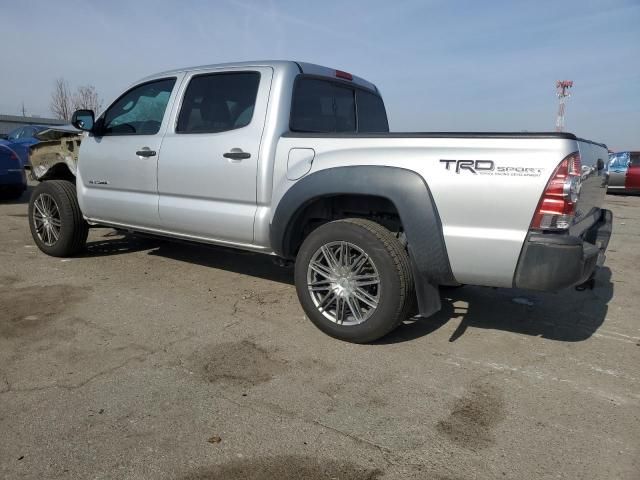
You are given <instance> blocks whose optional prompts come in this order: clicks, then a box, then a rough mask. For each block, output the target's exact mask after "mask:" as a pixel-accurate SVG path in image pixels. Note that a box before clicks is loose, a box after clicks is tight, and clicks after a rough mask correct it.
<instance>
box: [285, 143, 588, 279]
mask: <svg viewBox="0 0 640 480" xmlns="http://www.w3.org/2000/svg"><path fill="white" fill-rule="evenodd" d="M291 148H309V149H313V150H314V151H315V159H314V161H313V164H312V168H311V171H310V172H309V173H313V172H317V171H320V170H323V169H328V168H335V167H340V166H345V165H349V166H355V165H380V166H393V167H398V168H405V169H408V170H412V171H415V172H417V173H419V174H420V175H421V176H422V178H423V179H424V180H425V182H426V183H427V185H428V186H429V189H430V190H431V193H432V195H433V198H434V201H435V205H436V208H437V211H438V214H439V216H440V220H441V222H442V225H443V235H444V240H445V244H446V250H447V253H448V256H449V261H450V264H451V269H452V272H453V275H454V276H455V278H456V280H457V281H458V282H460V283H469V284H476V285H487V286H497V287H511V286H512V281H513V275H514V272H515V268H516V265H517V262H518V257H519V255H520V251H521V249H522V245H523V242H524V240H525V238H526V235H527V232H528V229H529V225H530V223H531V219H532V217H533V213H534V210H535V208H536V206H537V204H538V201H539V199H540V195H541V194H542V191H543V190H544V187H545V186H546V184H547V181H548V180H549V177H550V175H551V173H552V172H553V170H554V169H555V168H556V166H557V165H558V163H559V162H560V161H561V160H562V159H563V158H564V157H565V156H566V155H568V154H570V153H572V152H574V151H576V150H577V145H576V140H575V139H572V138H562V137H554V138H526V137H523V138H519V137H513V138H482V137H479V138H446V137H445V138H442V137H439V138H428V137H425V138H422V137H415V138H412V137H399V138H394V137H393V136H387V137H386V138H385V137H384V136H381V137H378V138H374V137H370V136H367V137H354V138H340V137H327V138H323V137H321V136H313V137H309V138H306V137H301V136H300V135H296V136H295V138H287V137H283V138H281V140H280V142H279V144H278V149H277V158H276V165H275V171H274V190H273V192H274V197H273V200H274V201H273V204H274V205H277V204H278V202H279V200H280V199H281V198H282V196H283V195H284V193H285V192H286V191H287V190H288V189H289V188H290V187H291V186H292V185H293V184H294V183H295V181H290V180H287V176H286V169H287V156H288V152H289V150H290V149H291ZM460 160H463V161H465V163H463V164H459V163H458V161H460ZM476 161H480V163H476ZM469 162H471V163H469ZM465 165H466V166H467V167H468V166H471V169H469V168H464V167H465ZM489 166H491V167H492V169H491V170H489V169H488V167H489ZM447 167H448V168H447ZM374 193H375V192H372V194H374Z"/></svg>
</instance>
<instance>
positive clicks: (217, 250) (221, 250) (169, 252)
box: [149, 241, 293, 285]
mask: <svg viewBox="0 0 640 480" xmlns="http://www.w3.org/2000/svg"><path fill="white" fill-rule="evenodd" d="M149 255H156V256H161V257H164V258H170V259H173V260H178V261H181V262H187V263H193V264H197V265H201V266H203V267H210V268H215V269H218V270H226V271H229V272H234V273H240V274H242V275H250V276H252V277H258V278H263V279H265V280H271V281H274V282H279V283H284V284H288V285H293V267H292V266H279V265H276V263H275V260H276V257H273V256H271V255H264V254H262V253H254V252H246V251H242V250H237V249H233V248H225V247H218V246H213V245H211V246H208V245H196V244H186V243H184V244H183V243H177V242H173V241H167V242H164V243H162V244H160V245H158V247H157V248H155V249H154V250H151V251H150V252H149Z"/></svg>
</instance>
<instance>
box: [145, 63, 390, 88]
mask: <svg viewBox="0 0 640 480" xmlns="http://www.w3.org/2000/svg"><path fill="white" fill-rule="evenodd" d="M246 67H272V68H273V69H274V70H278V69H290V70H297V72H298V73H304V74H308V75H318V76H322V77H328V78H334V79H335V78H336V77H337V78H340V79H343V80H344V79H348V80H349V81H350V82H351V83H354V84H356V85H358V86H361V87H365V88H368V89H370V90H373V91H375V92H377V91H378V89H377V88H376V86H375V85H374V84H373V83H371V82H369V81H367V80H365V79H364V78H362V77H358V76H356V75H352V74H350V73H347V72H344V71H342V70H336V69H335V68H329V67H324V66H322V65H316V64H315V63H307V62H296V61H293V60H253V61H247V62H232V63H215V64H211V65H197V66H193V67H184V68H177V69H174V70H167V71H164V72H160V73H156V74H154V75H149V76H148V77H145V78H143V79H142V80H141V81H147V80H153V79H155V78H160V77H165V76H167V75H176V74H178V73H183V72H193V71H197V70H210V69H215V68H246Z"/></svg>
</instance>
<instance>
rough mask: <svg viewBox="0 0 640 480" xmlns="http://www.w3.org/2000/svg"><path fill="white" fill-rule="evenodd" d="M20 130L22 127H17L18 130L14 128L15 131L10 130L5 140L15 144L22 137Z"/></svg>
mask: <svg viewBox="0 0 640 480" xmlns="http://www.w3.org/2000/svg"><path fill="white" fill-rule="evenodd" d="M22 129H23V127H19V128H16V129H15V130H12V131H11V132H10V133H9V135H8V136H7V138H8V139H9V140H11V141H12V142H15V141H16V140H18V139H19V138H20V137H21V136H22Z"/></svg>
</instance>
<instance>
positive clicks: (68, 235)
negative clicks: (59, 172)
mask: <svg viewBox="0 0 640 480" xmlns="http://www.w3.org/2000/svg"><path fill="white" fill-rule="evenodd" d="M29 227H30V229H31V236H32V237H33V240H34V242H35V243H36V245H37V246H38V248H39V249H40V250H42V251H43V252H44V253H46V254H47V255H51V256H53V257H68V256H71V255H74V254H76V253H78V252H79V251H80V250H82V249H83V248H84V246H85V244H86V241H87V235H88V234H89V225H88V224H87V222H86V221H85V220H84V218H83V217H82V212H81V211H80V206H79V205H78V197H77V195H76V186H75V185H74V184H73V183H71V182H69V181H66V180H48V181H45V182H42V183H41V184H40V185H38V186H37V187H36V188H35V189H34V191H33V193H32V194H31V199H30V200H29Z"/></svg>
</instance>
